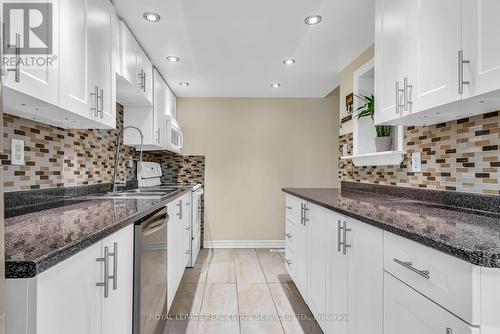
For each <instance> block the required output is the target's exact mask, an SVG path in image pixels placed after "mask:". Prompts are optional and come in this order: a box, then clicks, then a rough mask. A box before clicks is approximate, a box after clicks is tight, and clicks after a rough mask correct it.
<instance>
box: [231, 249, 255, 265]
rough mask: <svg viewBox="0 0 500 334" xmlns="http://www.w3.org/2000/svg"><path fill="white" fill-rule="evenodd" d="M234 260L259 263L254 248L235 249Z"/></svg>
mask: <svg viewBox="0 0 500 334" xmlns="http://www.w3.org/2000/svg"><path fill="white" fill-rule="evenodd" d="M234 260H235V261H236V263H259V258H258V257H257V253H256V252H255V249H235V250H234Z"/></svg>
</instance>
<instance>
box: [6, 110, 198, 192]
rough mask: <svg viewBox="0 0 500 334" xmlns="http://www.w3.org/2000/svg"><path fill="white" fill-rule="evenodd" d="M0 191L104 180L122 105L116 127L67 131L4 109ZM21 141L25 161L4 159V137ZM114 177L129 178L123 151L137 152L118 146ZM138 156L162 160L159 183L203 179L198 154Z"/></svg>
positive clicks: (108, 175) (107, 179) (132, 172)
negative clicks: (1, 184)
mask: <svg viewBox="0 0 500 334" xmlns="http://www.w3.org/2000/svg"><path fill="white" fill-rule="evenodd" d="M3 125H4V127H3V128H4V134H3V140H4V152H3V153H2V154H1V155H0V160H1V162H2V165H3V170H4V190H5V191H19V190H30V189H43V188H54V187H69V186H79V185H90V184H99V183H110V182H111V178H112V173H113V165H114V160H113V158H114V152H115V148H116V147H115V143H116V138H117V136H118V133H119V131H120V130H121V129H122V128H123V107H122V106H120V105H117V129H115V130H71V129H62V128H57V127H54V126H50V125H47V124H43V123H39V122H35V121H32V120H28V119H23V118H19V117H16V116H11V115H7V114H4V116H3ZM11 138H16V139H21V140H24V142H25V143H24V145H25V152H24V154H25V165H23V166H16V165H12V164H11V160H10V154H11V152H10V139H11ZM120 156H121V157H122V159H121V161H120V167H119V171H118V172H119V177H120V178H123V177H124V175H125V173H126V178H127V180H132V179H135V168H127V166H126V165H127V164H126V161H125V160H124V159H123V157H125V156H127V157H128V156H132V157H133V158H134V159H136V160H137V159H138V158H139V154H138V152H136V151H135V149H133V148H131V147H128V146H124V145H122V146H121V155H120ZM144 160H149V161H158V162H162V166H163V171H164V173H165V175H166V176H165V180H164V181H165V182H183V183H191V182H199V183H202V184H204V182H203V181H204V157H195V156H182V155H177V154H172V153H168V152H161V153H160V152H158V153H155V154H151V153H145V154H144Z"/></svg>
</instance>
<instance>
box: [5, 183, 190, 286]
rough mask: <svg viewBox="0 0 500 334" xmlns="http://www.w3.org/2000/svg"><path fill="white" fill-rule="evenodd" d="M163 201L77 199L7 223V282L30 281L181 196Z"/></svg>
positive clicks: (176, 195)
mask: <svg viewBox="0 0 500 334" xmlns="http://www.w3.org/2000/svg"><path fill="white" fill-rule="evenodd" d="M187 191H189V188H184V189H179V190H177V191H176V192H173V193H170V194H168V195H167V196H165V197H163V198H161V199H97V200H84V201H82V199H81V198H75V199H74V202H71V199H68V200H66V203H65V205H64V206H61V207H58V208H51V209H48V210H44V211H39V212H34V213H28V214H25V215H20V216H16V217H12V218H8V219H6V220H5V260H6V265H5V272H6V278H29V277H34V276H36V274H38V273H40V272H43V271H44V270H46V269H48V268H50V267H52V266H54V265H55V264H57V263H59V262H61V261H63V260H65V259H67V258H69V257H70V256H72V255H74V254H75V253H77V252H79V251H81V250H82V249H85V248H87V247H88V246H90V245H92V244H93V243H95V242H97V241H99V240H101V239H103V238H105V237H106V236H108V235H110V234H112V233H114V232H116V231H118V230H120V229H121V228H123V227H125V226H127V225H129V224H132V223H134V222H136V221H138V220H140V219H141V218H144V217H146V216H147V215H149V214H151V213H153V212H155V211H156V210H158V209H160V208H162V207H163V206H165V205H166V204H167V203H168V202H169V201H171V200H173V199H175V198H177V197H178V196H181V195H182V194H184V193H185V192H187Z"/></svg>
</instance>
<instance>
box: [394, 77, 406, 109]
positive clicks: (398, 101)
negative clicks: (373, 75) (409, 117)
mask: <svg viewBox="0 0 500 334" xmlns="http://www.w3.org/2000/svg"><path fill="white" fill-rule="evenodd" d="M404 94H405V90H404V89H402V88H400V87H399V81H396V114H399V113H400V112H401V109H403V108H404V104H401V96H403V97H404Z"/></svg>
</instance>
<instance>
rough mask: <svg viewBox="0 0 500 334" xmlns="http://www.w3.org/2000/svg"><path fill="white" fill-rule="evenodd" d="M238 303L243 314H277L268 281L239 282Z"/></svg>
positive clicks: (271, 315)
mask: <svg viewBox="0 0 500 334" xmlns="http://www.w3.org/2000/svg"><path fill="white" fill-rule="evenodd" d="M238 304H239V312H240V314H243V315H262V316H264V317H273V316H276V315H277V312H276V307H275V306H274V302H273V299H272V297H271V293H270V292H269V287H268V286H267V283H238Z"/></svg>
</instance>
